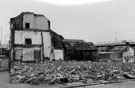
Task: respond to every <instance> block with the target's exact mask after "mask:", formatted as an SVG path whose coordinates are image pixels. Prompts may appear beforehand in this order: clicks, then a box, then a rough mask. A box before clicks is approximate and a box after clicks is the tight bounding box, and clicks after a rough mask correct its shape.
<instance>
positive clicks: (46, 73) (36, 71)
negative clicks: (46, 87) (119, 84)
mask: <svg viewBox="0 0 135 88" xmlns="http://www.w3.org/2000/svg"><path fill="white" fill-rule="evenodd" d="M127 73H128V74H130V75H131V74H132V76H133V75H134V74H135V64H134V63H129V64H128V63H126V64H124V63H122V62H118V63H117V62H115V63H112V62H109V63H105V62H90V61H87V62H76V61H45V62H43V63H14V66H13V67H12V68H11V74H10V82H11V83H29V84H40V83H46V84H50V83H69V82H70V83H72V82H78V81H86V80H89V79H92V80H95V81H98V80H107V81H109V80H118V79H122V78H123V76H124V75H125V74H127Z"/></svg>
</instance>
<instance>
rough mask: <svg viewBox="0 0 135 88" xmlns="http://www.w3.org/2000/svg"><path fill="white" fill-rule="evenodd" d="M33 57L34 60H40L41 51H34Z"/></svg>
mask: <svg viewBox="0 0 135 88" xmlns="http://www.w3.org/2000/svg"><path fill="white" fill-rule="evenodd" d="M34 59H35V60H36V61H40V60H41V52H40V51H36V50H35V51H34Z"/></svg>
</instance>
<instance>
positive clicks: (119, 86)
mask: <svg viewBox="0 0 135 88" xmlns="http://www.w3.org/2000/svg"><path fill="white" fill-rule="evenodd" d="M8 81H9V74H8V72H0V88H19V87H21V88H64V87H63V85H29V84H9V82H8ZM134 87H135V81H127V82H124V83H113V84H105V85H104V84H101V85H94V86H87V87H78V88H134Z"/></svg>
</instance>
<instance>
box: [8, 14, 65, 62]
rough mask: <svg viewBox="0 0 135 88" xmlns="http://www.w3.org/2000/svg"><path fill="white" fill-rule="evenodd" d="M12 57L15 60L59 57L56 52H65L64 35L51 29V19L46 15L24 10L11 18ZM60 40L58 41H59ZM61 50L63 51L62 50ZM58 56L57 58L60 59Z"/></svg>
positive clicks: (42, 59) (40, 59)
mask: <svg viewBox="0 0 135 88" xmlns="http://www.w3.org/2000/svg"><path fill="white" fill-rule="evenodd" d="M10 31H11V37H10V58H11V60H14V61H44V60H45V59H50V60H52V59H54V58H53V57H55V56H57V57H58V58H61V59H63V56H61V57H60V56H58V55H56V54H55V53H57V52H61V54H63V49H62V48H61V47H62V45H60V46H58V45H59V44H54V41H53V40H54V39H55V40H56V41H55V43H57V42H59V41H62V40H61V39H62V38H63V37H62V36H60V35H58V34H57V33H55V32H54V31H52V30H51V29H50V21H49V20H48V18H46V17H45V16H44V15H41V14H35V13H33V12H22V13H21V14H20V15H18V16H17V17H14V18H11V19H10ZM57 40H58V41H57ZM60 50H61V51H60ZM58 58H57V59H58Z"/></svg>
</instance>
